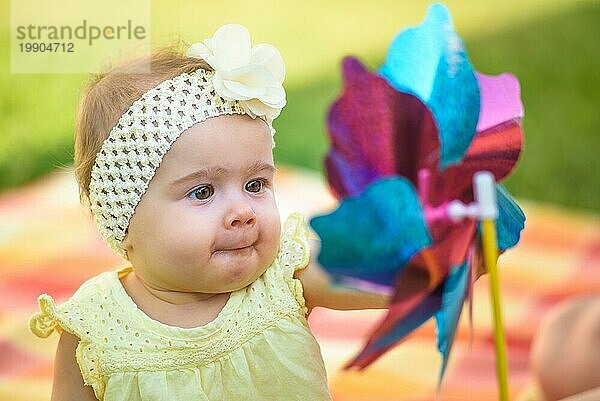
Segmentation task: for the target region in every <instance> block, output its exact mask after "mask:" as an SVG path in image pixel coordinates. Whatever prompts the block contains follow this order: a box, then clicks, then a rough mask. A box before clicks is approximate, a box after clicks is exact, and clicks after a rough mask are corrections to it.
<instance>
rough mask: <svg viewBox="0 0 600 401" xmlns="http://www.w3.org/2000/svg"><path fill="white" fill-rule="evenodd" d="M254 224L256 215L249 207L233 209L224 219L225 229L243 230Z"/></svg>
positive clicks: (240, 206) (243, 206)
mask: <svg viewBox="0 0 600 401" xmlns="http://www.w3.org/2000/svg"><path fill="white" fill-rule="evenodd" d="M255 224H256V214H255V213H254V210H252V208H251V207H250V206H249V205H239V206H237V207H235V208H233V209H232V210H231V211H230V213H229V214H228V215H227V217H226V218H225V225H226V228H245V227H252V226H254V225H255Z"/></svg>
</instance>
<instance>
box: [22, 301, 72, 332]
mask: <svg viewBox="0 0 600 401" xmlns="http://www.w3.org/2000/svg"><path fill="white" fill-rule="evenodd" d="M38 305H39V307H40V311H39V312H37V313H35V314H34V315H33V316H31V319H29V328H30V329H31V331H32V333H33V334H35V335H36V336H38V337H40V338H46V337H49V336H50V334H52V332H53V331H54V330H56V331H57V332H58V333H59V334H60V333H62V331H63V328H62V326H61V324H60V322H61V320H62V319H59V318H58V316H57V315H58V313H57V310H56V304H55V303H54V299H53V298H52V297H51V296H50V295H48V294H42V295H40V296H39V297H38ZM63 325H64V323H63Z"/></svg>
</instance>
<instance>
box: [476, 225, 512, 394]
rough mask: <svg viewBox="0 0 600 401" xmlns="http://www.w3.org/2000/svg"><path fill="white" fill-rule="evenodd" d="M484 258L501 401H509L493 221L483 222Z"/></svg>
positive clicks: (496, 243)
mask: <svg viewBox="0 0 600 401" xmlns="http://www.w3.org/2000/svg"><path fill="white" fill-rule="evenodd" d="M481 229H482V240H483V257H484V263H485V267H486V270H487V271H488V273H489V274H490V290H491V297H492V307H493V313H494V345H495V348H496V374H497V376H498V389H499V392H500V398H499V399H500V401H508V378H507V376H508V373H507V371H508V368H507V357H506V340H505V338H504V324H503V322H502V310H501V304H500V283H499V281H500V280H499V278H498V270H497V268H496V260H497V259H498V242H497V240H496V223H495V221H494V220H491V219H484V220H481Z"/></svg>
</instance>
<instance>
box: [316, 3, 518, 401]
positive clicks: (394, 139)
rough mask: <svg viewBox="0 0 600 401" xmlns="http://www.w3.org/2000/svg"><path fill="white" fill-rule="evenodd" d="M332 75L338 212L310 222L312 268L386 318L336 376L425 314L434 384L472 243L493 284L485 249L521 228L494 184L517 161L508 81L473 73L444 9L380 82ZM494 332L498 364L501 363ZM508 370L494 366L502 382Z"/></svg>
mask: <svg viewBox="0 0 600 401" xmlns="http://www.w3.org/2000/svg"><path fill="white" fill-rule="evenodd" d="M342 69H343V81H344V84H343V90H342V94H341V96H340V97H339V98H338V99H337V100H336V101H335V102H334V103H333V104H332V106H331V108H330V110H329V115H328V131H329V135H330V139H331V149H330V151H329V153H328V155H327V158H326V161H325V169H326V172H327V177H328V181H329V184H330V187H331V189H332V191H333V192H334V194H335V195H336V196H337V198H338V199H339V206H338V208H337V209H336V210H334V211H333V212H331V213H330V214H327V215H323V216H317V217H314V218H313V219H312V220H311V226H312V227H313V229H314V230H315V231H316V233H317V234H318V235H319V237H320V238H321V251H320V253H319V257H318V260H319V262H320V263H321V265H323V266H324V267H325V268H326V269H327V270H328V271H329V273H330V274H331V275H332V276H333V277H334V278H335V279H336V280H337V281H338V282H340V283H341V284H344V285H349V286H352V287H356V288H361V289H365V288H366V289H369V290H375V291H381V292H384V293H389V294H391V303H390V305H389V310H388V313H387V314H386V316H385V317H384V319H383V320H382V321H381V322H379V324H378V326H377V327H376V328H374V330H373V331H372V333H371V335H370V337H369V339H368V340H367V342H366V345H365V346H364V348H363V350H362V351H361V352H360V353H359V355H357V356H356V357H355V358H354V359H353V360H352V361H351V362H350V363H348V365H346V367H347V368H350V367H356V368H359V369H363V368H365V367H366V366H368V365H369V364H370V363H372V362H373V361H375V360H376V359H377V358H379V357H380V356H381V355H382V354H383V353H385V352H386V351H387V350H389V349H390V348H391V347H393V346H394V345H396V344H398V343H399V342H401V341H402V340H404V339H405V338H406V336H407V335H408V334H410V333H411V332H412V331H413V330H415V329H416V328H418V327H419V326H420V325H421V324H423V323H424V322H425V321H427V320H428V319H430V318H432V317H433V318H435V320H436V328H437V344H438V350H439V351H440V353H441V356H442V366H441V369H440V374H439V381H438V383H441V379H442V377H443V374H444V371H445V369H446V366H447V362H448V358H449V355H450V350H451V348H452V343H453V340H454V335H455V331H456V326H457V324H458V321H459V317H460V314H461V310H462V309H463V304H464V302H465V300H466V299H468V298H469V299H470V293H471V287H472V282H473V281H474V279H475V278H476V275H477V272H476V270H477V267H478V266H474V264H475V261H477V260H478V259H479V258H478V257H476V256H478V255H479V254H480V252H481V245H480V243H481V240H482V235H481V234H480V233H483V234H484V236H483V242H484V245H485V247H484V249H483V253H484V260H485V262H486V263H485V264H486V267H487V268H490V273H491V276H492V275H493V276H494V277H493V278H494V280H496V276H495V274H494V273H493V271H494V270H492V269H491V268H492V267H494V266H495V262H496V257H497V256H496V254H497V252H496V251H495V250H496V247H497V248H498V249H499V252H503V251H504V250H506V249H508V248H510V247H513V246H514V245H516V244H517V242H518V241H519V237H520V232H521V230H522V229H523V227H524V221H525V216H524V215H523V213H522V211H521V209H520V208H519V206H518V205H517V204H516V202H515V201H514V200H513V199H512V197H511V196H510V194H509V193H508V192H507V190H506V189H505V188H504V187H503V186H502V185H500V184H496V182H498V181H500V180H502V179H504V178H505V177H506V176H507V175H508V174H509V173H510V172H511V170H512V169H513V168H514V166H515V164H516V162H517V160H518V158H519V155H520V151H521V146H522V131H521V125H520V124H521V119H522V117H523V107H522V104H521V101H520V94H519V84H518V81H517V80H516V78H514V77H513V76H512V75H509V74H503V75H499V76H495V77H491V76H486V75H483V74H480V73H478V72H475V71H474V70H473V67H472V66H471V63H470V62H469V59H468V57H467V54H466V52H465V50H464V47H463V44H462V41H461V40H460V38H459V37H458V36H457V34H456V33H455V32H454V30H453V27H452V22H451V19H450V16H449V13H448V10H447V9H446V8H445V7H444V6H443V5H441V4H434V5H432V6H431V7H430V9H429V11H428V15H427V17H426V19H425V21H424V22H423V23H422V24H421V25H419V26H417V27H414V28H410V29H407V30H404V31H402V32H400V34H398V36H397V37H396V38H395V39H394V40H393V41H392V44H391V46H390V48H389V51H388V54H387V56H386V59H385V62H384V64H383V65H382V66H381V68H380V69H379V70H378V71H377V72H375V73H373V72H370V71H369V70H367V69H366V68H365V67H364V66H363V65H362V64H361V63H360V62H359V61H358V60H357V59H355V58H352V57H347V58H345V59H344V60H343V62H342ZM480 171H487V172H489V173H490V175H488V178H487V182H488V186H487V187H488V189H489V188H491V189H492V191H491V192H490V191H489V190H488V191H487V192H486V191H485V189H481V188H485V187H486V186H485V185H484V186H483V187H481V188H478V186H475V187H474V185H473V179H474V176H475V175H476V173H477V172H480ZM483 177H485V174H484V175H483ZM480 179H481V178H480ZM483 181H486V179H483ZM490 183H491V184H490ZM490 185H491V186H490ZM474 190H475V191H478V193H479V194H480V195H481V196H484V194H486V195H485V196H484V198H485V199H490V200H491V203H490V202H483V203H482V201H481V200H480V199H477V196H475V194H474ZM494 198H495V200H494ZM491 204H493V205H497V207H496V206H490V205H491ZM482 205H487V206H486V207H483V208H482ZM486 210H488V213H487V214H486V213H483V215H482V211H483V212H485V211H486ZM489 210H497V218H496V216H495V215H494V213H491V214H490V213H489ZM480 220H481V222H480ZM494 221H495V223H496V224H495V225H494ZM490 230H491V231H490ZM490 233H491V234H492V235H491V237H490ZM494 280H491V282H494ZM495 282H497V280H496V281H495ZM493 293H495V294H497V295H498V297H497V298H496V300H497V301H498V300H499V294H498V291H496V290H493ZM495 304H496V302H495ZM498 305H499V301H498ZM498 312H499V308H498ZM499 317H500V315H499V313H498V318H499ZM498 323H499V324H498V326H497V329H496V332H497V333H500V337H498V342H497V350H498V351H499V354H498V355H500V357H499V358H498V360H499V361H500V362H501V363H502V364H504V365H505V364H506V362H505V361H504V360H503V357H502V356H501V354H502V353H503V352H502V344H501V343H503V340H502V337H501V334H502V327H501V321H500V320H499V322H498ZM502 370H504V373H501V371H502ZM505 371H506V367H505V366H504V367H500V368H499V369H498V373H499V377H501V376H502V375H504V376H506V373H505ZM500 382H502V379H501V380H500ZM504 382H505V380H504ZM438 386H439V384H438ZM500 386H501V387H502V386H504V390H502V389H501V393H502V392H506V384H500Z"/></svg>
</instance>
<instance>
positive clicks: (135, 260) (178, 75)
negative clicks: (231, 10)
mask: <svg viewBox="0 0 600 401" xmlns="http://www.w3.org/2000/svg"><path fill="white" fill-rule="evenodd" d="M144 63H149V65H150V72H149V73H146V72H144V71H143V66H144ZM284 76H285V68H284V64H283V61H282V58H281V56H280V54H279V52H278V51H277V50H276V49H275V48H274V47H273V46H270V45H267V44H261V45H257V46H254V47H251V45H250V36H249V34H248V32H247V30H246V29H245V28H244V27H242V26H240V25H225V26H223V27H221V28H220V29H219V30H217V32H216V33H215V35H214V36H213V38H211V39H209V40H206V41H205V42H204V43H197V44H195V45H193V46H191V47H190V48H189V49H188V52H187V54H186V55H182V54H179V53H178V52H177V51H176V50H174V49H173V48H167V49H162V50H159V51H157V52H155V53H153V54H152V55H151V56H150V58H149V59H148V58H146V59H144V58H142V59H138V60H133V61H130V62H127V63H124V64H121V65H120V66H117V67H116V68H113V69H112V70H110V71H109V72H107V73H105V74H103V75H100V76H99V77H98V78H96V79H95V80H94V82H93V83H92V84H91V86H90V87H89V88H88V90H87V91H86V93H85V95H84V97H83V98H82V101H81V104H80V108H79V113H78V118H77V126H76V141H75V168H76V170H75V171H76V176H77V180H78V183H79V185H80V192H81V197H82V200H83V201H84V202H85V203H87V204H89V206H90V209H91V212H92V213H93V215H94V217H95V220H96V223H97V225H98V227H99V230H100V232H101V234H102V235H103V237H104V238H105V239H106V241H107V242H108V244H109V245H110V246H111V247H112V248H113V249H114V250H115V251H116V252H118V253H119V254H120V255H122V256H123V257H124V258H126V259H127V260H128V261H129V262H130V266H128V267H126V268H124V269H121V270H119V271H113V272H106V273H102V274H100V275H98V276H96V277H93V278H92V279H90V280H88V281H87V282H85V283H84V284H83V285H82V286H81V287H80V288H79V289H78V290H77V292H76V293H75V294H74V295H73V296H72V297H71V298H70V299H69V300H68V301H66V302H65V303H64V304H61V305H58V306H57V305H55V303H54V301H53V299H52V298H51V297H50V296H48V295H46V294H44V295H41V296H40V297H39V304H40V309H41V311H40V312H38V313H37V314H35V315H34V316H33V317H32V318H31V329H32V331H33V332H34V333H35V334H36V335H38V336H40V337H47V336H49V335H50V334H51V333H52V332H53V331H57V332H58V333H60V334H61V336H60V340H59V344H58V349H57V353H56V360H55V369H54V385H53V391H52V400H54V401H59V400H61V401H62V400H78V401H82V400H95V399H99V400H106V401H115V400H130V401H132V400H156V401H159V400H164V401H172V400H211V401H212V400H215V401H216V400H228V401H233V400H245V401H246V400H285V401H288V400H310V401H319V400H330V399H331V397H330V395H329V392H328V389H327V378H326V372H325V368H324V364H323V360H322V357H321V354H320V349H319V346H318V344H317V342H316V340H315V338H314V337H313V335H312V334H311V332H310V330H309V327H308V324H307V320H306V319H307V316H308V314H309V313H310V311H311V310H312V308H314V307H315V306H323V307H329V308H334V309H364V308H383V307H385V306H386V305H387V302H388V299H387V298H386V297H385V296H383V295H379V294H369V293H362V292H357V291H351V290H339V289H334V288H332V286H331V285H330V278H329V276H328V275H327V274H326V273H325V272H324V270H323V269H322V268H320V267H319V265H318V264H317V263H316V262H315V260H314V257H315V256H316V254H317V252H318V249H317V248H318V243H316V242H309V240H308V236H309V232H308V228H307V226H306V224H305V222H304V221H303V219H302V218H301V217H300V215H298V214H293V215H291V216H290V217H289V218H288V219H287V221H286V222H285V224H284V225H283V227H281V226H280V217H279V214H278V210H277V205H276V202H275V196H274V191H273V178H274V173H275V166H274V163H273V153H272V148H273V146H274V145H273V144H274V142H273V134H274V132H275V131H274V129H273V127H272V122H273V120H274V119H275V118H276V117H277V116H278V115H279V113H280V111H281V109H282V108H283V107H284V106H285V103H286V100H285V91H284V89H283V86H282V84H283V79H284ZM311 256H312V258H311Z"/></svg>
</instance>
